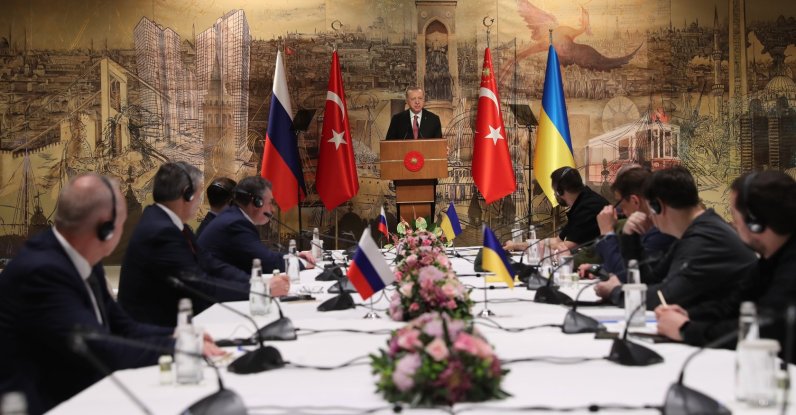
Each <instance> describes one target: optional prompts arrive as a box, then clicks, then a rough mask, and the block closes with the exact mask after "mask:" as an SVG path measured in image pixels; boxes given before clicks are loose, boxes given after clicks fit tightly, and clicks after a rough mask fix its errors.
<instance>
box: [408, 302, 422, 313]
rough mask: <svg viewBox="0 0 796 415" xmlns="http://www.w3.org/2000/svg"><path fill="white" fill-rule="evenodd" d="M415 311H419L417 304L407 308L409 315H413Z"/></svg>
mask: <svg viewBox="0 0 796 415" xmlns="http://www.w3.org/2000/svg"><path fill="white" fill-rule="evenodd" d="M417 310H420V304H418V303H412V304H411V305H410V306H409V312H410V313H414V312H415V311H417Z"/></svg>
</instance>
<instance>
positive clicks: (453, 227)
mask: <svg viewBox="0 0 796 415" xmlns="http://www.w3.org/2000/svg"><path fill="white" fill-rule="evenodd" d="M439 227H440V228H442V232H443V233H444V234H445V238H447V239H448V240H449V241H452V240H453V238H455V237H457V236H459V234H460V233H462V225H461V224H460V223H459V215H457V214H456V208H454V207H453V202H451V203H450V205H448V210H447V211H445V212H442V223H440V224H439Z"/></svg>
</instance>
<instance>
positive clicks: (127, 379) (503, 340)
mask: <svg viewBox="0 0 796 415" xmlns="http://www.w3.org/2000/svg"><path fill="white" fill-rule="evenodd" d="M453 262H454V266H455V268H456V269H457V271H459V272H472V265H471V264H470V263H469V262H466V261H465V260H463V259H454V260H453ZM317 274H318V271H317V270H308V271H303V272H302V285H304V286H306V287H309V289H310V290H313V289H315V290H317V289H318V288H319V287H321V286H323V287H328V286H329V285H330V284H331V283H327V282H315V281H314V277H315V276H316V275H317ZM461 279H462V281H463V282H465V283H466V284H470V285H473V286H475V287H481V286H482V285H483V281H482V280H481V279H477V278H475V277H462V278H461ZM494 285H500V284H494ZM566 291H567V292H568V293H569V294H571V295H572V296H573V297H574V294H575V288H574V287H571V288H567V289H566ZM314 295H315V296H316V297H317V298H318V300H317V301H312V302H303V303H302V302H293V303H283V304H282V305H283V308H284V310H285V314H286V315H287V316H288V317H290V319H291V320H292V321H293V323H294V324H295V326H296V327H297V328H299V329H300V330H299V338H298V340H297V341H291V342H269V343H268V344H269V345H271V346H274V347H276V348H277V349H279V351H280V352H281V354H282V356H283V358H284V359H285V360H287V361H290V362H294V363H301V364H306V365H319V366H333V365H337V364H341V363H343V362H346V361H348V360H351V359H353V358H356V357H359V356H364V355H367V354H369V353H375V352H376V351H377V350H378V349H379V348H381V347H384V346H385V342H386V340H387V338H388V336H387V335H386V334H385V335H370V334H356V333H340V332H332V333H319V334H312V335H309V334H302V329H303V330H307V329H332V328H352V329H359V330H377V329H385V328H388V329H395V328H398V327H401V326H402V323H397V322H393V321H391V320H389V318H388V317H387V316H386V312H384V311H380V312H379V314H380V315H381V316H382V317H383V318H382V319H380V320H364V319H363V318H362V317H363V316H364V315H365V313H366V312H367V309H366V308H361V307H358V308H356V309H353V310H345V311H334V312H327V313H321V312H318V311H316V309H315V308H316V307H317V305H318V304H320V301H321V300H322V299H326V298H329V297H330V295H329V294H314ZM389 295H391V293H388V296H389ZM488 295H489V298H490V300H495V302H493V303H490V304H489V308H490V309H491V310H492V311H494V312H495V313H496V314H497V316H496V317H494V321H496V322H498V323H499V324H501V325H503V326H504V327H527V326H533V325H539V324H560V323H561V322H562V321H563V319H564V315H565V313H566V311H567V309H566V308H564V307H562V306H555V305H546V304H535V303H533V302H532V301H531V300H532V298H533V292H532V291H527V290H525V289H524V288H515V289H514V290H509V289H494V290H489V292H488ZM353 296H354V299H355V301H356V302H358V303H362V301H361V298H360V297H359V296H358V295H356V294H354V295H353ZM471 297H472V299H473V300H475V301H482V300H483V297H484V291H483V290H481V289H474V290H473V291H472V293H471ZM584 297H585V298H584V299H588V300H594V299H595V298H594V294H593V291H592V290H591V289H590V288H587V289H586V290H585V291H584ZM377 298H378V299H379V301H378V302H376V303H375V307H376V308H377V309H381V310H383V309H386V308H387V305H388V301H387V298H386V297H383V296H381V295H378V296H377ZM513 300H522V301H513ZM229 305H231V306H232V307H235V308H236V309H238V310H240V311H243V312H245V313H248V303H246V302H239V303H229ZM483 307H484V304H483V303H478V304H476V305H475V307H474V310H473V311H474V312H479V311H480V310H481V309H482V308H483ZM579 310H580V311H582V312H584V313H585V314H589V315H592V316H595V317H596V318H597V319H598V320H601V321H605V322H606V323H605V324H606V325H607V326H608V327H609V328H610V329H612V330H621V323H619V324H618V323H615V321H621V320H622V317H623V313H624V311H623V310H621V309H618V308H613V307H604V308H591V307H589V308H586V307H581V308H579ZM647 316H648V318H650V319H652V318H654V315H653V314H652V313H650V312H648V313H647ZM270 319H273V317H269V318H257V319H256V320H257V322H258V324H259V325H263V324H265V323H267V322H268V321H269V320H270ZM194 321H195V324H197V325H201V326H202V327H204V329H205V330H206V331H208V332H210V333H211V334H212V335H213V336H214V337H215V338H219V339H220V338H230V337H248V336H249V335H250V334H251V333H252V331H253V327H251V324H250V323H249V322H248V321H246V320H245V319H242V318H241V317H239V316H236V315H234V314H233V313H231V312H229V311H228V310H224V309H223V308H221V307H219V306H217V305H216V306H213V307H212V308H210V309H208V310H206V311H205V312H203V313H201V314H200V315H198V316H197V317H196V318H195V319H194ZM651 324H654V323H651ZM479 329H480V330H482V332H483V333H484V334H485V336H486V338H487V339H488V340H489V342H490V343H492V344H493V345H495V348H496V352H497V354H498V356H499V357H500V358H501V359H504V360H505V359H517V358H525V357H540V356H550V357H595V358H599V357H604V356H607V355H608V352H609V350H610V348H611V344H612V343H611V341H610V340H597V339H595V338H594V335H593V334H579V335H566V334H563V333H562V332H561V330H560V329H558V328H540V329H536V330H529V331H524V332H521V333H509V332H505V331H501V330H498V329H494V328H489V327H486V326H484V325H479ZM640 342H642V343H644V344H645V345H646V346H648V347H650V348H652V349H653V350H655V351H657V352H658V353H660V354H661V355H662V356H664V359H665V361H664V363H662V364H657V365H653V366H648V367H626V366H620V365H618V364H615V363H611V362H608V361H606V360H596V361H588V362H582V363H577V364H553V363H547V362H525V363H516V364H511V365H508V366H506V367H507V368H508V369H510V370H511V372H510V373H509V374H508V375H507V376H506V378H505V380H504V382H503V388H504V389H505V390H506V391H507V392H509V393H511V395H512V397H510V398H508V399H505V400H502V401H493V402H487V403H482V404H474V405H472V408H471V409H472V411H467V412H466V413H471V412H472V413H484V414H491V413H495V412H496V411H497V409H496V408H497V407H501V408H503V409H504V410H506V409H511V408H521V407H528V406H550V407H572V406H587V405H590V404H599V405H612V404H620V405H630V406H636V405H645V404H648V405H660V404H662V402H663V398H664V394H665V393H666V390H667V389H668V387H669V385H670V384H671V383H672V382H673V381H675V380H676V379H677V376H678V373H679V371H680V368H681V367H682V364H683V362H684V360H685V358H686V357H687V356H688V355H690V354H691V353H693V352H694V351H695V350H697V349H695V348H692V347H689V346H685V345H680V344H673V343H663V344H652V343H646V342H643V341H640ZM734 362H735V355H734V353H733V352H731V351H725V350H709V351H706V352H704V353H703V354H701V355H700V356H698V357H697V358H696V359H694V360H693V361H692V363H691V364H690V366H689V368H688V370H687V372H686V376H685V383H686V384H687V385H689V386H691V387H693V388H695V389H698V390H700V391H702V392H704V393H706V394H708V395H709V396H712V397H714V398H716V399H718V400H719V401H721V402H723V403H724V404H725V405H727V406H728V407H730V408H732V409H733V410H734V413H736V414H741V413H742V414H757V413H760V414H774V413H777V412H776V410H775V409H763V410H761V409H750V408H747V407H746V406H744V405H743V404H738V403H736V402H735V401H734V398H733V396H734V386H733V385H734V365H735V363H734ZM791 369H792V370H791V372H792V373H795V374H796V371H794V370H793V368H791ZM221 373H222V378H223V380H224V382H225V385H226V387H227V388H229V389H231V390H234V391H235V392H237V393H238V394H240V395H241V396H242V398H243V400H244V402H245V403H246V405H247V406H248V407H250V408H251V409H250V411H251V413H299V412H302V411H303V412H304V413H361V412H362V411H363V410H367V409H375V408H383V409H382V410H380V411H374V412H375V413H391V412H392V411H391V409H390V408H391V405H390V404H389V403H388V402H386V401H384V400H383V399H382V398H381V396H380V395H378V394H376V392H375V386H374V385H375V377H374V375H372V374H371V372H370V367H369V365H367V364H365V365H359V366H352V367H347V368H343V369H339V370H333V371H318V370H311V369H297V368H289V367H286V368H282V369H278V370H273V371H269V372H264V373H260V374H254V375H236V374H232V373H229V372H227V371H226V370H224V369H223V368H222V369H221ZM116 376H117V377H118V379H119V380H120V381H122V382H123V383H124V384H126V385H127V386H128V387H129V388H130V389H131V390H132V391H133V393H135V394H136V395H137V396H139V397H140V398H141V400H142V401H143V402H144V403H145V405H146V406H147V407H148V408H149V409H150V410H152V411H153V412H154V413H157V414H176V413H179V412H181V411H182V410H184V409H185V408H187V407H188V406H189V405H190V404H191V403H193V402H195V401H196V400H198V399H200V398H201V397H203V396H206V395H208V394H210V393H212V392H214V391H215V390H216V389H217V385H216V378H215V374H214V373H213V371H212V369H211V368H206V369H205V380H204V381H203V382H202V383H201V384H199V385H176V384H175V385H161V384H160V383H159V379H160V378H159V372H158V368H157V367H148V368H142V369H136V370H125V371H120V372H117V373H116ZM795 400H796V393H791V401H795ZM469 407H470V405H461V406H459V405H457V406H456V409H463V408H469ZM280 408H283V409H280ZM313 408H314V409H313ZM423 412H434V413H438V411H433V410H414V411H413V413H423ZM791 412H792V413H796V410H792V411H791ZM52 413H54V414H106V413H111V414H113V415H123V414H138V413H140V411H139V410H138V409H137V408H136V407H135V406H134V405H133V404H132V403H131V402H130V401H129V400H128V399H127V398H126V397H125V396H124V395H123V394H122V392H121V391H120V390H119V389H118V388H116V387H115V386H114V385H113V383H112V382H111V381H110V380H109V379H104V380H103V381H101V382H99V383H97V384H95V385H93V386H92V387H90V388H89V389H87V390H85V391H83V392H82V393H80V394H79V395H77V396H75V397H73V398H72V399H70V400H69V401H67V402H65V403H63V404H62V405H60V406H58V407H57V408H55V409H54V410H53V411H52ZM575 413H588V411H586V410H581V411H576V412H575ZM601 413H606V414H611V413H617V414H619V413H621V414H627V413H639V414H654V413H657V411H655V410H637V411H630V412H629V411H625V410H613V411H612V410H606V411H601Z"/></svg>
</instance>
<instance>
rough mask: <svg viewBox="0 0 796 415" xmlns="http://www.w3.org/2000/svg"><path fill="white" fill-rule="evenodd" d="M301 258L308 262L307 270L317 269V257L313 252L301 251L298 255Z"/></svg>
mask: <svg viewBox="0 0 796 415" xmlns="http://www.w3.org/2000/svg"><path fill="white" fill-rule="evenodd" d="M298 256H299V258H301V259H303V260H305V261H307V265H305V266H304V268H306V269H313V268H315V257H314V256H312V252H311V251H301V252H299V253H298Z"/></svg>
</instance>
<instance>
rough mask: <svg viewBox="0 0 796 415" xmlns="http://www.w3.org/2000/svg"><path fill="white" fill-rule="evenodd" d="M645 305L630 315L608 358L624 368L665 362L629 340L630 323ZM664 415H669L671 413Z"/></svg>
mask: <svg viewBox="0 0 796 415" xmlns="http://www.w3.org/2000/svg"><path fill="white" fill-rule="evenodd" d="M644 305H645V304H644V303H641V304H639V305H638V306H637V307H636V308H635V309H634V310H633V312H632V313H630V317H628V319H627V323H626V325H625V332H624V333H623V334H622V338H620V339H614V343H613V345H612V346H611V352H610V353H609V354H608V357H607V359H608V360H610V361H612V362H614V363H619V364H620V365H623V366H649V365H654V364H656V363H661V362H663V356H661V355H659V354H658V353H656V352H655V351H654V350H652V349H649V348H647V347H644V346H642V345H640V344H636V343H633V342H631V341H629V340H628V339H627V332H628V331H629V330H630V322H631V321H633V317H635V316H636V313H638V312H639V311H641V310H644V311H646V307H644ZM664 413H667V414H668V413H669V412H664ZM672 413H676V412H672ZM700 413H701V412H700Z"/></svg>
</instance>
